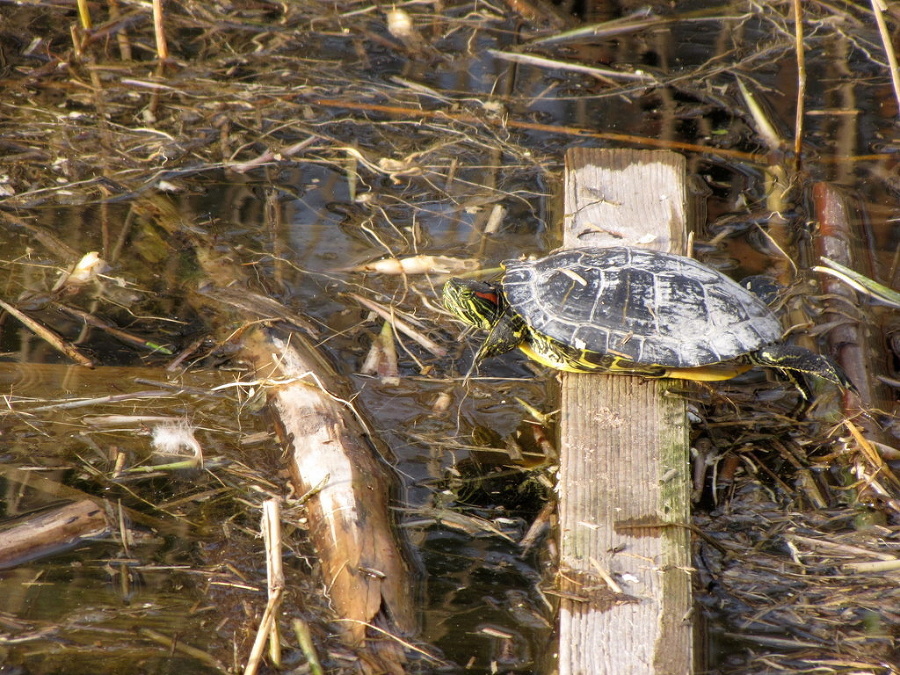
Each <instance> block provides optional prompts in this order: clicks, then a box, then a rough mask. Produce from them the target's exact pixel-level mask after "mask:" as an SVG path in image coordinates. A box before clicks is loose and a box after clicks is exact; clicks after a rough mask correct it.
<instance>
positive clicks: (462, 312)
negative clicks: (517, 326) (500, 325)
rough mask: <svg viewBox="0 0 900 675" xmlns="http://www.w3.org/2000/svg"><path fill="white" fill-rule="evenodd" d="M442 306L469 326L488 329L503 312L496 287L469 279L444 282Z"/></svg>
mask: <svg viewBox="0 0 900 675" xmlns="http://www.w3.org/2000/svg"><path fill="white" fill-rule="evenodd" d="M444 307H446V308H447V309H448V310H449V311H451V312H452V313H453V314H454V315H455V316H457V317H458V318H459V319H461V320H463V321H465V322H466V323H467V324H469V325H470V326H475V328H480V329H481V330H488V331H489V330H491V328H493V327H494V325H495V324H496V323H497V321H499V319H500V316H501V315H502V314H503V308H502V307H501V301H500V292H499V291H498V289H497V288H496V287H495V286H492V285H491V284H487V283H485V282H483V281H471V280H469V279H450V281H448V282H447V283H446V284H444Z"/></svg>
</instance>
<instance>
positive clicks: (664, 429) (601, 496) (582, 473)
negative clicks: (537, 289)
mask: <svg viewBox="0 0 900 675" xmlns="http://www.w3.org/2000/svg"><path fill="white" fill-rule="evenodd" d="M565 179H566V180H565V213H566V222H565V224H564V232H563V246H564V248H574V247H580V246H622V245H629V246H644V247H647V248H653V249H656V250H662V251H671V252H673V253H682V254H683V253H685V252H686V251H685V250H684V245H685V242H686V240H687V239H686V236H685V226H686V223H687V221H688V219H689V216H690V213H689V209H688V201H687V183H686V172H685V162H684V158H683V157H681V156H680V155H677V154H675V153H672V152H665V151H637V150H596V149H585V148H574V149H572V150H570V151H569V152H568V154H567V155H566V176H565ZM671 387H672V380H644V379H643V378H639V377H634V376H627V375H608V376H607V375H594V374H574V373H564V374H563V375H562V382H561V402H560V447H559V449H560V479H559V495H560V497H559V520H560V573H559V574H560V578H561V579H562V584H561V588H560V591H561V593H562V595H563V599H562V601H561V602H560V611H559V641H560V644H559V672H560V673H561V675H567V674H569V673H591V674H592V675H619V674H620V673H629V674H630V675H651V674H652V675H662V674H667V675H669V674H670V675H687V674H688V673H690V672H692V668H693V643H692V630H691V621H690V614H691V573H690V569H691V567H690V565H691V559H690V549H689V543H690V538H689V536H688V530H687V527H688V525H689V522H690V501H689V495H690V489H689V485H690V475H689V469H688V425H687V418H686V410H685V402H684V399H683V398H681V397H680V396H678V395H673V394H669V393H668V391H667V390H668V389H670V388H671Z"/></svg>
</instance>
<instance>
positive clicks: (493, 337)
mask: <svg viewBox="0 0 900 675" xmlns="http://www.w3.org/2000/svg"><path fill="white" fill-rule="evenodd" d="M527 330H528V329H527V328H526V326H525V322H524V321H523V320H522V319H521V317H519V316H517V315H514V314H512V313H511V312H509V311H506V312H503V313H502V314H501V315H500V318H499V319H497V321H495V322H494V324H493V325H492V326H491V328H490V330H489V331H488V335H487V338H486V339H485V341H484V343H483V344H482V345H481V349H479V350H478V354H476V355H475V361H476V362H478V361H481V360H482V359H486V358H488V357H490V356H500V354H505V353H506V352H511V351H512V350H513V349H515V348H516V347H518V346H519V345H521V344H522V343H523V342H524V341H525V333H526V331H527Z"/></svg>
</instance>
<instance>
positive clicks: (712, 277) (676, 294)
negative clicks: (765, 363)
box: [502, 247, 782, 368]
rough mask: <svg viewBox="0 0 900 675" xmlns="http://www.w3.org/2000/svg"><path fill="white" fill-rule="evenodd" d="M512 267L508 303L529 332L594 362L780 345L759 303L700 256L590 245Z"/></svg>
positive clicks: (674, 359) (679, 359)
mask: <svg viewBox="0 0 900 675" xmlns="http://www.w3.org/2000/svg"><path fill="white" fill-rule="evenodd" d="M504 266H505V268H506V271H505V273H504V275H503V280H502V288H503V293H504V296H505V298H506V300H507V302H508V303H509V306H510V308H511V310H512V311H513V312H515V313H517V314H519V315H520V316H521V317H522V318H523V319H524V320H525V323H526V324H527V326H528V327H529V329H530V330H531V331H533V332H534V333H536V334H538V335H540V336H545V337H548V338H551V339H552V340H555V341H556V342H558V343H560V344H562V345H564V346H565V347H568V348H570V349H573V350H576V351H577V352H579V353H582V354H587V355H590V356H592V357H597V356H603V355H607V354H609V355H612V356H614V357H616V358H620V359H626V360H630V361H632V362H634V363H635V364H638V365H647V366H651V365H659V366H668V367H672V368H692V367H699V366H705V365H710V364H714V363H719V362H722V361H728V360H731V359H735V358H737V357H739V356H742V355H744V354H748V353H751V352H755V351H756V350H758V349H760V348H761V347H763V346H765V345H768V344H772V343H776V342H780V341H781V337H782V328H781V324H780V322H779V321H778V319H777V318H776V317H775V316H774V315H773V314H772V312H771V310H770V309H769V308H768V307H767V306H766V305H765V304H764V303H763V302H762V301H761V300H760V299H758V298H757V297H756V296H755V295H753V294H752V293H750V292H749V291H747V290H746V289H745V288H743V287H741V286H740V285H738V284H737V283H736V282H735V281H733V280H732V279H730V278H729V277H727V276H725V275H724V274H722V273H720V272H717V271H716V270H713V269H711V268H709V267H706V266H705V265H702V264H700V263H699V262H697V261H696V260H692V259H691V258H685V257H682V256H678V255H673V254H670V253H660V252H657V251H650V250H646V249H641V248H629V247H618V248H582V249H572V250H568V251H560V252H557V253H554V254H551V255H549V256H547V257H546V258H542V259H540V260H535V261H509V262H507V263H505V265H504Z"/></svg>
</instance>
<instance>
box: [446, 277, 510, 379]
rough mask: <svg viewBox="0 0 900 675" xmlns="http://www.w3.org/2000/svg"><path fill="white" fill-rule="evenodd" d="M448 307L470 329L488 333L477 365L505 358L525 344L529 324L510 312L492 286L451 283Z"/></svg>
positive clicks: (448, 291)
mask: <svg viewBox="0 0 900 675" xmlns="http://www.w3.org/2000/svg"><path fill="white" fill-rule="evenodd" d="M444 307H446V308H447V309H448V310H450V311H451V312H453V314H455V315H456V316H457V317H459V318H460V319H462V320H463V321H465V322H466V323H467V324H469V325H470V326H474V327H475V328H480V329H481V330H486V331H487V332H488V336H487V338H486V339H485V341H484V344H482V345H481V349H479V350H478V354H477V355H476V357H475V360H476V361H480V360H481V359H484V358H487V357H489V356H497V355H499V354H505V353H506V352H508V351H512V350H513V349H515V348H516V347H518V346H519V345H521V344H522V342H523V340H525V333H526V327H525V323H524V322H523V321H522V319H521V317H519V316H518V315H516V314H514V313H512V312H510V311H508V308H507V305H506V301H505V300H504V298H503V295H502V293H501V292H500V289H498V288H497V287H496V286H494V285H492V284H487V283H484V282H483V281H470V280H467V279H450V281H448V282H447V283H446V284H444Z"/></svg>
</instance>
